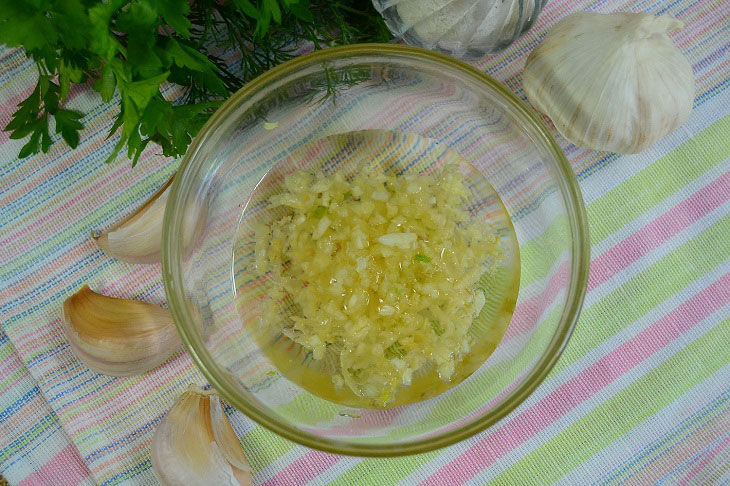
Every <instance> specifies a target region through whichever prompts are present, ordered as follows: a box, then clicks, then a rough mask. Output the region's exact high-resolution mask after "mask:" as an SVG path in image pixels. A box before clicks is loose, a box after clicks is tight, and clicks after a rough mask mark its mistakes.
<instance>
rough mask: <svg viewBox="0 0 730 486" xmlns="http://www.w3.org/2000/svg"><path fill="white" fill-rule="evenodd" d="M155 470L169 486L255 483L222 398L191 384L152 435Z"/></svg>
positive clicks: (246, 484)
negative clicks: (179, 485)
mask: <svg viewBox="0 0 730 486" xmlns="http://www.w3.org/2000/svg"><path fill="white" fill-rule="evenodd" d="M152 469H153V471H154V472H155V475H156V476H157V478H158V479H159V480H160V481H161V482H162V483H163V484H169V485H177V484H211V485H212V484H215V485H245V486H249V485H252V484H253V480H252V478H251V468H250V466H249V465H248V462H247V461H246V457H245V456H244V454H243V451H242V450H241V446H240V444H239V443H238V439H237V438H236V434H235V432H234V431H233V427H231V423H230V422H229V421H228V418H227V417H226V415H225V413H224V412H223V406H222V404H221V401H220V398H219V397H218V395H216V394H215V393H213V392H212V391H206V390H202V389H200V388H199V387H196V386H191V387H190V388H189V389H188V390H187V391H186V392H184V393H183V394H182V395H181V396H180V397H179V398H178V399H177V401H176V402H175V404H174V405H173V406H172V408H171V409H170V411H169V412H167V415H166V416H165V418H164V419H163V420H162V422H160V424H159V425H158V426H157V430H155V434H154V436H153V437H152Z"/></svg>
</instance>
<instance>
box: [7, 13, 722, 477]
mask: <svg viewBox="0 0 730 486" xmlns="http://www.w3.org/2000/svg"><path fill="white" fill-rule="evenodd" d="M583 9H587V10H592V11H597V12H611V11H619V10H630V11H634V12H642V11H644V12H650V13H653V14H661V13H669V14H671V15H673V16H676V17H678V18H679V19H681V20H682V21H683V22H684V23H685V28H684V29H683V30H682V31H680V32H678V33H676V34H674V35H673V36H672V38H673V40H674V41H675V43H676V44H677V45H678V46H679V48H680V49H681V50H682V51H683V52H684V53H685V54H686V55H687V56H688V58H689V59H690V61H691V63H692V66H693V69H694V72H695V76H696V80H697V93H696V99H695V106H694V111H693V113H692V116H691V118H690V119H689V121H688V122H687V123H686V124H685V125H684V126H683V127H682V128H680V129H678V130H677V131H675V132H674V133H672V134H670V135H669V136H667V137H666V138H665V139H663V140H661V141H660V142H659V143H658V144H657V145H656V146H654V147H652V148H651V149H649V150H647V151H645V152H644V153H642V154H638V155H631V156H618V155H615V154H606V153H599V152H595V151H590V150H583V149H579V148H576V147H574V146H572V145H570V144H569V143H568V142H566V141H565V140H564V139H562V138H561V137H559V136H558V137H557V138H558V141H559V143H560V144H561V146H562V148H563V150H564V151H565V153H566V155H567V157H568V159H569V161H570V163H571V165H572V167H573V169H574V171H575V173H576V175H577V177H578V180H579V182H580V186H581V189H582V191H583V195H584V198H585V201H586V205H587V210H588V222H589V225H590V231H591V239H592V264H591V277H590V282H589V284H588V294H587V297H586V302H585V306H584V310H583V313H582V315H581V318H580V321H579V323H578V326H577V329H576V331H575V334H574V336H573V338H572V340H571V341H570V343H569V345H568V347H567V349H566V350H565V353H564V354H563V356H562V357H561V359H560V361H559V362H558V364H557V366H556V367H555V369H554V370H553V371H552V372H551V373H550V375H549V376H548V378H547V379H546V380H545V382H544V383H543V384H542V385H541V386H540V387H539V388H538V389H537V391H536V392H535V393H533V394H532V395H531V396H530V397H529V398H528V399H527V400H526V401H525V402H524V403H523V404H522V405H521V406H520V407H518V408H517V409H516V410H514V411H513V412H512V413H511V414H510V415H508V416H507V417H506V418H505V419H503V420H502V421H501V422H500V423H499V424H497V425H496V426H494V427H492V428H491V429H489V430H487V431H485V432H483V433H481V434H479V435H477V436H475V437H473V438H471V439H469V440H465V441H463V442H461V443H459V444H456V445H454V446H451V447H448V448H445V449H442V450H438V451H434V452H431V453H428V454H422V455H417V456H411V457H406V458H400V459H360V458H351V457H340V456H334V455H330V454H325V453H321V452H318V451H313V450H310V449H307V448H304V447H301V446H298V445H295V444H293V443H291V442H288V441H286V440H284V439H281V438H279V437H278V436H276V435H274V434H272V433H270V432H268V431H267V430H265V429H263V428H261V427H259V426H257V425H256V424H255V423H253V422H252V421H250V420H249V419H247V418H246V417H244V416H243V415H242V414H241V413H239V412H237V411H233V410H232V411H231V412H230V417H231V420H232V423H233V425H234V429H235V430H236V432H237V434H238V435H239V437H241V441H242V445H243V448H244V450H245V452H246V454H247V455H248V457H249V460H250V462H251V465H252V467H253V468H254V472H255V476H254V480H255V482H256V484H270V485H274V484H297V485H302V484H305V483H308V482H310V483H311V484H325V483H329V482H333V483H335V484H394V483H398V482H401V483H402V484H415V483H423V484H434V485H436V484H441V485H443V484H464V483H470V484H483V483H487V482H490V481H491V482H494V483H496V484H513V483H514V484H537V483H541V484H542V483H547V482H559V483H563V484H588V483H600V484H607V483H621V482H625V481H626V482H630V483H636V484H647V483H675V482H679V483H692V484H730V346H728V344H729V343H730V238H729V237H730V89H728V87H730V1H728V0H666V1H662V2H652V1H651V0H645V1H635V2H623V1H614V2H606V1H604V0H597V1H593V2H587V1H576V0H554V1H551V2H549V3H548V5H547V6H546V7H545V9H544V11H543V13H542V14H541V16H540V18H539V20H538V22H537V23H536V25H535V27H534V28H533V29H532V30H531V31H530V32H529V33H528V34H526V35H525V36H524V37H523V38H521V39H520V40H519V41H518V42H517V43H515V44H514V45H513V46H511V47H510V48H508V49H507V50H505V51H504V52H503V53H501V54H499V55H495V56H491V57H488V58H486V59H484V60H482V61H480V62H476V63H474V64H475V65H476V66H477V67H478V68H480V69H481V70H483V71H485V72H487V73H488V74H490V75H492V76H493V77H495V78H496V79H498V80H499V81H501V82H502V83H504V84H505V85H506V86H508V87H509V88H510V89H512V90H513V91H514V92H515V93H517V95H518V96H520V97H522V98H523V99H524V91H523V89H522V86H521V72H522V68H523V66H524V62H525V59H526V56H527V55H528V53H529V52H530V51H531V50H532V49H533V48H534V47H535V46H536V45H537V44H538V43H539V41H540V40H541V39H542V37H543V36H544V34H545V31H546V29H547V28H549V27H550V26H551V25H552V24H554V23H555V22H556V21H557V20H558V19H560V18H562V17H564V16H565V15H567V14H568V13H570V12H573V11H578V10H583ZM34 83H35V69H34V67H33V64H32V62H31V61H29V60H27V59H26V58H25V57H24V55H23V54H22V52H21V51H20V50H9V49H6V48H0V125H2V126H5V125H6V124H7V123H8V122H9V120H10V116H11V114H12V112H13V111H14V108H15V105H16V104H17V103H18V102H19V101H20V100H21V99H23V97H25V96H26V95H27V94H28V93H29V92H30V90H31V89H32V88H33V86H34ZM171 90H172V91H171V92H170V93H168V94H170V95H171V96H173V95H174V94H175V93H174V88H171ZM69 106H70V107H71V108H75V109H80V110H81V111H83V112H85V113H86V114H87V115H86V117H85V119H84V121H85V123H86V127H87V128H86V130H85V131H84V132H83V134H82V138H81V142H80V144H79V146H78V148H77V149H76V150H73V151H72V150H70V149H69V148H68V147H67V146H65V145H64V144H63V143H58V144H55V145H54V146H53V148H52V149H51V150H50V151H49V152H48V153H47V154H42V155H37V156H34V157H31V158H28V159H25V160H22V161H20V160H18V159H17V157H16V154H17V153H18V151H19V149H20V147H21V145H22V143H23V142H22V141H15V140H9V139H8V134H7V133H0V208H2V209H1V210H0V316H2V317H1V319H0V321H1V322H2V333H0V391H1V394H0V473H1V474H2V475H4V476H5V477H6V478H7V479H8V480H9V481H10V483H11V484H19V483H20V484H76V483H82V484H103V485H112V484H120V483H124V484H156V480H155V477H154V475H153V473H152V470H151V468H150V460H149V444H150V439H151V437H152V433H153V431H154V428H155V425H156V424H157V423H158V422H159V420H160V419H161V417H162V416H163V414H164V413H165V411H166V410H167V409H168V408H169V406H170V405H171V403H172V401H173V400H174V399H175V397H176V396H177V395H178V394H179V393H180V392H181V391H182V390H183V389H184V388H186V387H187V385H188V384H189V383H191V382H198V383H204V380H203V378H202V376H201V375H200V374H199V372H198V371H197V369H196V368H195V367H194V365H193V363H192V361H191V359H190V358H189V357H188V356H187V355H186V354H185V353H184V352H180V353H178V354H177V355H176V356H175V357H174V359H172V360H171V361H169V362H168V363H167V364H165V365H164V366H163V367H161V368H159V369H157V370H155V371H153V372H151V373H149V374H147V375H145V376H142V377H134V378H124V379H120V378H111V377H107V376H102V375H97V374H95V373H93V372H91V371H90V370H89V369H88V368H86V366H84V365H83V364H81V363H80V362H79V361H78V360H77V359H76V358H75V357H74V356H73V354H72V353H71V351H70V349H69V346H68V344H67V343H66V341H65V339H64V337H63V334H62V331H61V324H60V307H61V303H62V302H63V300H64V299H65V298H66V297H68V296H69V295H70V294H72V293H73V292H74V291H76V290H77V289H78V288H79V287H80V286H81V285H82V284H84V283H87V282H90V283H93V284H94V285H95V286H96V287H97V288H102V289H103V290H104V291H105V293H107V294H111V295H119V296H127V297H135V298H140V299H144V300H147V301H150V302H155V303H162V302H163V301H164V290H163V287H162V283H161V280H160V267H159V266H158V265H144V266H135V265H130V264H126V263H124V262H119V261H116V260H114V259H111V258H109V257H108V256H106V255H105V254H104V253H102V252H101V251H99V250H98V249H97V248H96V247H95V245H94V244H93V243H92V241H91V240H90V239H89V232H90V231H91V230H92V229H96V228H103V227H107V226H108V225H110V224H111V223H113V222H114V221H116V220H118V219H119V218H120V217H121V216H122V215H125V214H128V213H129V212H130V211H132V210H133V209H134V208H136V207H137V206H139V204H140V203H141V202H142V201H144V200H145V199H146V198H148V197H149V196H150V195H151V194H152V193H153V192H154V191H156V190H157V188H158V187H160V186H161V185H162V184H163V183H164V181H166V180H167V179H168V178H169V176H170V175H171V174H172V173H173V172H174V170H175V169H176V167H177V165H178V162H179V161H173V160H169V159H166V158H164V157H162V156H160V155H158V154H157V152H156V150H155V149H154V148H150V149H149V150H147V152H146V153H145V154H144V155H143V156H142V159H141V160H140V163H139V165H138V166H137V167H136V168H132V167H131V166H130V164H129V163H128V162H127V161H126V160H124V159H120V160H118V161H117V162H115V163H113V164H109V165H105V164H103V160H104V159H105V158H106V156H107V155H108V154H109V153H110V152H111V150H112V147H113V146H114V145H115V143H116V138H114V137H112V138H111V139H110V140H105V137H106V133H107V131H108V129H109V127H110V126H111V125H112V122H113V115H114V113H115V111H116V107H115V106H111V105H103V104H102V103H101V101H100V100H99V98H98V96H97V95H96V94H95V93H93V92H92V91H90V90H84V89H79V90H75V91H74V92H72V93H71V101H70V103H69ZM523 243H524V242H523ZM552 277H554V275H548V276H547V277H545V278H547V279H550V278H552Z"/></svg>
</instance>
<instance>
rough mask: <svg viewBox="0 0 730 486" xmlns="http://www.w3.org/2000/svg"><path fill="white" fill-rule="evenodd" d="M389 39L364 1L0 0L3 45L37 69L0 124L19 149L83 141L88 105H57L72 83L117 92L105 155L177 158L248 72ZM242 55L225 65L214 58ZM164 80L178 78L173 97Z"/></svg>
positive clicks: (107, 94) (110, 94)
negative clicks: (82, 108)
mask: <svg viewBox="0 0 730 486" xmlns="http://www.w3.org/2000/svg"><path fill="white" fill-rule="evenodd" d="M389 38H390V34H389V33H388V30H387V28H386V27H385V24H384V23H383V20H382V18H381V17H380V16H379V15H378V14H377V12H375V10H374V9H373V8H372V6H371V5H370V2H368V1H366V0H339V1H331V0H225V1H221V0H195V1H193V2H188V0H106V1H102V0H32V1H22V2H21V1H17V0H0V43H2V44H6V45H8V46H12V47H15V46H22V47H23V48H24V49H25V52H26V54H27V55H28V56H30V57H32V58H33V60H34V61H35V63H36V65H37V68H38V81H37V83H36V86H35V89H34V90H33V92H32V93H31V94H30V95H29V96H28V97H27V98H26V99H25V100H23V101H21V102H20V104H19V105H18V110H17V111H16V112H15V113H14V114H13V118H12V120H11V122H10V123H9V124H8V125H7V126H6V127H5V128H4V129H5V130H6V131H11V132H12V133H11V135H10V137H11V138H13V139H25V138H27V142H26V143H25V145H24V146H23V148H22V149H21V150H20V153H19V154H18V156H19V157H20V158H23V157H27V156H29V155H32V154H35V153H38V152H39V151H42V152H47V151H48V149H49V148H50V147H51V145H52V144H53V143H54V142H55V141H56V140H58V138H59V137H55V138H54V137H52V135H51V130H52V129H53V131H54V132H55V133H56V134H60V138H62V139H63V140H64V141H65V142H66V143H67V144H68V145H69V146H70V147H71V148H75V147H76V146H77V145H78V143H79V132H80V131H81V130H82V129H83V128H84V125H83V116H84V114H83V113H81V112H79V111H75V110H70V109H67V108H65V107H64V106H65V103H66V101H67V97H68V93H69V91H70V88H71V86H72V85H74V84H81V83H90V84H91V86H92V88H93V89H94V90H95V91H97V92H98V93H99V95H100V97H101V99H102V100H103V101H104V102H111V101H112V100H114V99H115V98H114V94H115V93H118V94H119V112H118V114H117V116H116V120H115V123H114V125H113V126H112V128H111V130H110V132H109V136H112V135H114V134H116V133H117V132H119V133H120V140H119V142H118V143H117V145H116V146H115V147H114V150H113V151H112V153H111V155H110V156H109V158H108V159H107V160H108V161H111V160H114V159H115V158H116V157H117V155H118V154H119V152H120V151H122V150H123V149H124V148H125V147H126V153H127V156H128V157H129V158H130V159H131V160H132V163H133V164H136V162H137V160H138V159H139V156H140V155H141V154H142V152H143V151H144V149H145V148H146V147H147V145H148V144H150V143H153V144H157V145H158V146H159V147H160V148H161V150H162V153H163V154H164V155H166V156H171V157H175V156H179V155H182V154H183V153H184V152H185V150H186V149H187V147H188V145H189V144H190V142H191V140H192V137H193V136H195V134H196V133H197V132H198V130H199V129H200V127H201V126H202V125H203V123H205V121H206V120H207V119H208V117H209V116H210V115H211V113H212V112H213V111H214V110H215V108H216V107H217V106H219V104H220V103H221V101H222V100H223V99H225V98H226V97H228V96H229V95H230V94H231V93H233V92H234V91H236V90H238V89H239V88H240V87H241V86H243V84H245V83H246V82H247V81H249V80H250V79H252V78H254V77H256V76H258V75H259V74H261V73H263V72H264V71H266V70H267V69H270V68H271V67H273V66H275V65H277V64H280V63H281V62H284V61H286V60H288V59H290V58H291V57H293V56H294V55H295V52H296V51H295V47H296V46H297V45H298V44H301V42H302V41H310V42H312V43H313V44H314V46H315V48H321V47H324V46H327V45H329V46H332V45H339V44H349V43H356V42H384V41H387V40H388V39H389ZM231 48H234V49H237V50H239V51H240V52H241V55H242V59H241V63H240V66H237V68H236V69H232V68H231V67H230V66H227V65H226V63H225V62H224V61H223V59H222V58H221V53H223V52H225V51H226V49H231ZM166 83H174V84H177V85H181V86H183V87H185V93H184V96H182V98H181V99H180V100H177V101H176V100H168V99H167V98H165V96H164V95H163V89H162V88H163V87H164V86H166Z"/></svg>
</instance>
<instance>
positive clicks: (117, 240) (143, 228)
mask: <svg viewBox="0 0 730 486" xmlns="http://www.w3.org/2000/svg"><path fill="white" fill-rule="evenodd" d="M171 183H172V178H170V180H169V181H167V182H166V183H165V185H164V186H162V188H160V190H159V191H157V192H156V193H155V194H153V195H152V197H151V198H150V199H149V200H148V201H147V202H146V203H144V204H143V205H142V207H140V208H139V209H138V210H137V211H135V212H134V213H133V214H131V215H130V216H128V217H126V218H125V219H123V220H121V221H120V222H118V223H117V224H115V225H114V226H112V227H111V228H109V229H108V230H106V231H105V232H103V233H101V234H100V235H92V237H93V238H94V240H96V244H97V245H99V248H101V249H102V250H104V251H105V252H106V253H107V254H109V255H111V256H113V257H115V258H118V259H120V260H124V261H127V262H131V263H155V262H158V261H160V248H161V246H162V219H163V217H164V215H165V205H166V204H167V197H168V196H169V194H170V185H171Z"/></svg>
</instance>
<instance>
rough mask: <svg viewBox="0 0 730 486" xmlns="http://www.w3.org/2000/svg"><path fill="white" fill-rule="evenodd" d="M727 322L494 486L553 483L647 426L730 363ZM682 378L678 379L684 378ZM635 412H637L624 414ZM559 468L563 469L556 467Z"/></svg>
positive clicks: (536, 452) (519, 464)
mask: <svg viewBox="0 0 730 486" xmlns="http://www.w3.org/2000/svg"><path fill="white" fill-rule="evenodd" d="M728 323H730V320H726V321H724V322H723V323H721V324H718V325H716V326H715V327H714V328H713V329H711V330H710V331H708V332H707V333H705V334H704V335H703V336H702V337H700V338H698V339H696V340H695V341H693V342H692V343H690V344H689V345H687V346H686V347H685V348H683V349H681V350H680V351H678V352H677V353H676V354H674V356H672V357H671V358H670V359H669V360H667V361H665V362H664V363H662V364H661V365H659V366H657V367H656V368H654V369H653V370H651V371H649V372H648V373H646V374H645V375H643V376H642V377H641V378H640V379H638V380H636V381H635V382H634V383H632V384H631V385H629V386H627V387H626V388H624V389H623V390H621V391H620V392H619V393H617V394H616V395H615V396H614V397H612V398H611V399H609V400H607V401H606V402H604V403H602V404H601V405H599V406H598V407H596V408H595V409H594V410H593V411H592V412H591V413H589V414H588V415H586V416H585V417H583V418H581V419H580V420H578V421H576V422H574V423H573V424H571V425H570V426H569V427H568V428H566V429H565V430H563V431H562V432H561V433H560V434H558V435H557V436H555V437H553V438H552V439H550V440H548V441H547V442H546V443H544V444H543V445H542V446H541V447H539V448H538V449H536V450H534V451H533V452H531V453H530V454H529V455H528V456H526V457H525V458H523V459H522V460H520V461H519V462H517V463H515V464H513V465H512V466H511V467H510V468H509V469H507V470H506V471H504V472H503V473H502V474H500V475H499V476H497V477H496V478H494V480H493V483H494V484H529V482H530V481H531V480H534V479H535V478H534V477H533V476H532V474H531V473H532V472H534V471H540V481H541V482H544V483H546V484H547V483H552V482H554V481H557V480H558V479H560V478H561V477H562V476H563V475H564V474H565V473H567V472H569V471H570V470H572V469H574V468H575V467H577V466H578V465H580V464H581V463H582V462H584V461H585V460H587V459H588V458H590V457H591V456H593V455H595V454H596V453H598V452H600V450H601V449H603V448H604V447H606V446H608V445H609V444H611V443H612V442H614V441H616V440H617V439H619V438H620V437H621V436H622V435H624V434H626V433H628V432H629V431H630V430H631V429H633V428H634V427H636V426H637V425H639V424H641V423H643V422H644V421H646V420H647V419H649V418H650V417H652V416H653V415H655V414H656V413H658V412H659V411H660V410H662V409H663V408H664V407H666V406H667V405H669V404H670V403H672V402H673V401H674V400H676V399H677V397H679V396H682V395H683V394H684V393H686V392H687V390H689V389H691V388H692V387H694V386H696V385H697V384H698V383H700V382H701V381H703V380H704V379H706V378H707V377H708V376H710V375H711V374H712V373H714V372H715V371H717V370H718V369H719V368H721V367H722V366H724V365H725V364H726V352H727V342H728V339H729V338H730V335H729V334H730V333H728V328H727V324H728ZM680 377H681V378H683V379H681V380H680V379H679V378H680ZM626 410H631V411H632V413H628V414H627V413H625V411H626ZM556 464H559V465H560V467H556Z"/></svg>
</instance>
